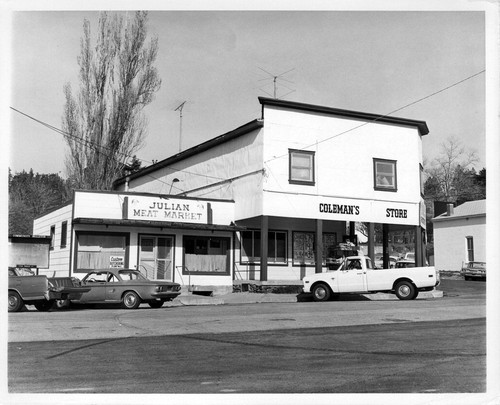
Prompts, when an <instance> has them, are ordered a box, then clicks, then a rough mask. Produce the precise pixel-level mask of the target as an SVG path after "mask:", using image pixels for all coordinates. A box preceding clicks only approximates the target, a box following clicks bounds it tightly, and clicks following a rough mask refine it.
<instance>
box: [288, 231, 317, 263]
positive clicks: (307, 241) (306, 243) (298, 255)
mask: <svg viewBox="0 0 500 405" xmlns="http://www.w3.org/2000/svg"><path fill="white" fill-rule="evenodd" d="M315 263H316V260H315V257H314V233H313V232H294V233H293V265H294V266H299V265H314V264H315Z"/></svg>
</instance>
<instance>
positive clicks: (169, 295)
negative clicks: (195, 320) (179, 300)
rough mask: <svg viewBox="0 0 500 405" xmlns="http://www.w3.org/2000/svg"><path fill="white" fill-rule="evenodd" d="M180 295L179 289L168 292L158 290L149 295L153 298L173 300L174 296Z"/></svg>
mask: <svg viewBox="0 0 500 405" xmlns="http://www.w3.org/2000/svg"><path fill="white" fill-rule="evenodd" d="M179 295H181V293H180V291H176V292H173V291H168V292H158V293H154V294H151V297H152V298H153V299H155V300H173V299H174V298H175V297H177V296H179Z"/></svg>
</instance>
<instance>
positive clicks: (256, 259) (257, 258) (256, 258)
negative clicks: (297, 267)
mask: <svg viewBox="0 0 500 405" xmlns="http://www.w3.org/2000/svg"><path fill="white" fill-rule="evenodd" d="M244 232H251V233H252V242H251V243H252V256H247V257H252V258H253V259H254V260H244V258H243V249H242V246H243V233H244ZM256 232H259V233H260V234H261V237H262V232H261V230H260V229H246V230H244V231H241V232H240V264H247V265H248V264H260V243H261V239H260V238H259V240H258V243H259V245H258V249H259V255H258V256H256V255H255V250H256V249H255V248H256V246H257V245H256V244H255V233H256ZM270 234H274V238H273V239H274V241H275V242H276V236H277V234H283V235H285V246H284V247H285V260H284V261H283V262H281V261H277V260H276V256H277V255H276V248H277V244H276V243H275V244H274V246H275V252H274V258H273V261H270V256H269V255H270V249H269V242H270V240H271V238H270ZM267 235H268V237H267V240H268V249H267V264H268V265H269V266H288V231H286V230H275V229H270V230H269V231H268V232H267Z"/></svg>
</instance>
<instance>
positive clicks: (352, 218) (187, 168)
mask: <svg viewBox="0 0 500 405" xmlns="http://www.w3.org/2000/svg"><path fill="white" fill-rule="evenodd" d="M259 101H260V103H261V105H262V115H261V117H260V118H258V119H256V120H253V121H251V122H249V123H247V124H245V125H243V126H241V127H239V128H236V129H235V130H233V131H230V132H228V133H225V134H223V135H220V136H218V137H216V138H214V139H211V140H209V141H207V142H204V143H202V144H200V145H197V146H195V147H193V148H190V149H188V150H185V151H182V152H180V153H178V154H176V155H173V156H171V157H169V158H167V159H165V160H163V161H160V162H158V163H156V164H153V165H151V166H148V167H145V168H143V169H142V170H140V171H138V172H136V173H133V174H130V175H129V176H127V177H124V178H121V179H118V180H117V181H116V182H115V184H114V187H115V191H114V192H106V193H104V192H88V191H79V192H76V193H75V197H74V199H73V201H72V202H71V203H70V204H69V205H67V206H65V207H62V208H60V209H59V210H55V211H53V212H51V213H49V214H47V215H44V216H43V217H40V218H38V219H36V220H35V226H34V232H35V233H37V234H53V235H55V236H54V237H55V238H56V239H57V235H59V234H60V231H59V230H58V229H59V228H61V229H62V226H63V225H62V224H63V223H66V229H67V231H66V232H68V233H67V236H66V238H68V237H69V238H70V242H69V243H66V245H65V247H64V248H62V244H61V245H59V244H58V243H57V240H56V241H55V242H54V244H53V245H54V248H53V251H52V253H53V255H54V258H56V257H59V256H58V255H59V254H60V251H61V249H65V253H64V254H65V255H66V256H67V258H68V259H67V263H66V264H64V265H63V264H62V263H61V262H60V261H57V262H56V261H54V262H53V263H52V262H51V267H50V268H49V272H51V271H55V270H57V271H65V272H66V274H67V272H69V274H72V275H73V274H76V275H77V274H78V273H83V272H86V271H88V270H89V269H91V268H95V267H107V266H126V267H136V268H138V269H140V270H142V271H144V272H145V273H146V274H147V275H148V276H149V277H153V278H166V279H170V280H174V281H177V282H180V283H181V284H187V283H189V284H190V285H196V286H211V287H214V289H215V288H216V287H217V289H218V290H224V289H226V290H227V289H230V288H232V283H233V280H261V281H267V280H300V279H301V278H302V277H304V275H306V274H309V273H311V272H320V271H322V270H323V269H324V268H325V267H326V265H327V263H328V260H330V259H332V258H333V256H334V255H335V254H336V249H337V248H338V244H339V243H341V242H344V241H346V240H347V239H349V240H351V241H352V240H353V239H354V223H355V222H366V223H368V230H369V233H370V234H369V247H368V252H369V254H370V255H371V256H373V253H374V248H373V243H371V241H373V228H374V224H376V223H378V224H383V231H384V252H385V253H386V255H385V256H386V260H388V246H387V245H388V242H387V235H388V233H389V232H390V231H392V230H401V229H404V230H411V231H412V232H415V236H416V237H415V240H416V241H417V242H416V243H415V252H416V257H417V259H416V261H417V265H418V264H421V263H423V261H424V260H423V252H424V249H423V244H424V237H423V235H424V233H425V232H424V228H423V227H425V207H424V203H423V198H422V194H423V180H422V171H423V168H422V136H424V135H426V134H427V133H428V132H429V131H428V128H427V125H426V123H425V122H424V121H417V120H411V119H405V118H397V117H391V116H380V115H376V114H368V113H362V112H357V111H348V110H341V109H336V108H329V107H324V106H316V105H310V104H303V103H296V102H290V101H282V100H277V99H269V98H259ZM51 229H52V231H51ZM59 247H60V248H61V249H59ZM52 264H53V266H52Z"/></svg>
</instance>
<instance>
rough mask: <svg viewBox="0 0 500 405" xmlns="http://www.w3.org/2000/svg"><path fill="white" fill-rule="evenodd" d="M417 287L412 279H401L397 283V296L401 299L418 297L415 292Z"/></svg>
mask: <svg viewBox="0 0 500 405" xmlns="http://www.w3.org/2000/svg"><path fill="white" fill-rule="evenodd" d="M416 291H417V289H416V288H415V286H414V285H413V284H412V283H411V282H410V281H406V280H403V281H400V282H399V283H397V284H396V288H395V290H394V292H395V294H396V297H398V298H399V299H400V300H412V299H414V298H415V297H416V295H415V292H416Z"/></svg>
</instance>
